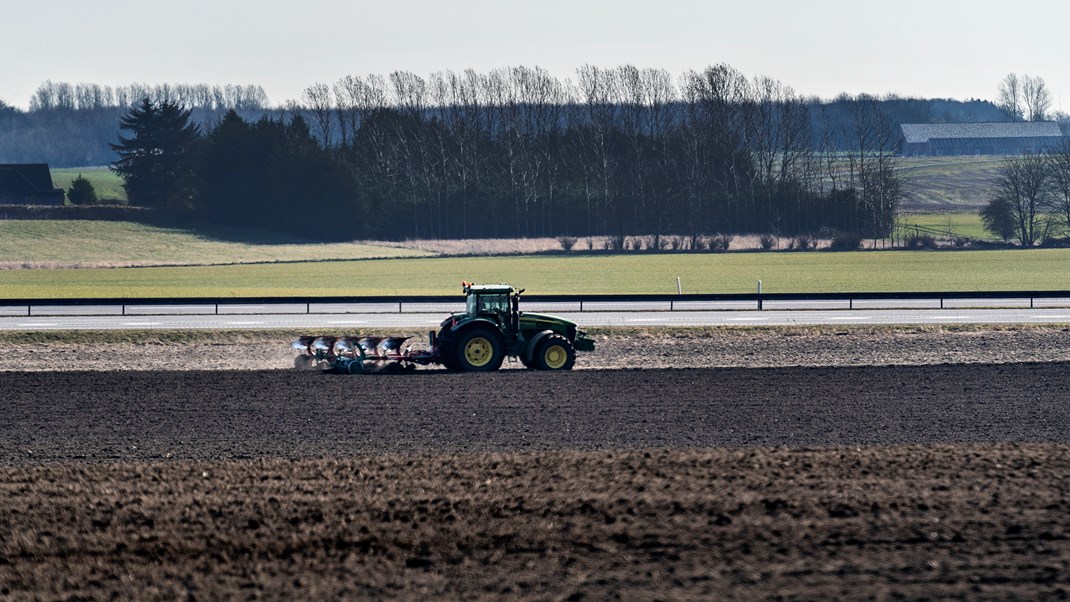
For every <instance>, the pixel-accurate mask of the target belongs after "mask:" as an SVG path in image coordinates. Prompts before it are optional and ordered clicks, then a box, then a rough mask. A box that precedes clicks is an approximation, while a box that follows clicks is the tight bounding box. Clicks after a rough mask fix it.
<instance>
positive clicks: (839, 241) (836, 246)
mask: <svg viewBox="0 0 1070 602" xmlns="http://www.w3.org/2000/svg"><path fill="white" fill-rule="evenodd" d="M860 248H862V236H861V235H859V234H857V233H855V232H843V233H840V234H837V235H836V236H834V237H833V238H832V244H830V245H829V250H830V251H857V250H858V249H860Z"/></svg>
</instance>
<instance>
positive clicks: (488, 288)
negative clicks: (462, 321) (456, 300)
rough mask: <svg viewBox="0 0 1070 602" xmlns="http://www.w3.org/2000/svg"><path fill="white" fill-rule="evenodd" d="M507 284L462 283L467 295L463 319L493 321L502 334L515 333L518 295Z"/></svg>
mask: <svg viewBox="0 0 1070 602" xmlns="http://www.w3.org/2000/svg"><path fill="white" fill-rule="evenodd" d="M523 292H524V291H523V290H520V291H516V289H514V288H513V287H511V286H509V285H508V284H468V283H464V293H465V295H467V303H466V305H465V312H464V313H465V317H467V318H484V319H487V320H491V321H493V322H494V323H495V324H497V325H498V327H499V328H501V329H502V331H504V332H516V330H517V327H518V323H519V316H520V294H521V293H523Z"/></svg>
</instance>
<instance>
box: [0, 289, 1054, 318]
mask: <svg viewBox="0 0 1070 602" xmlns="http://www.w3.org/2000/svg"><path fill="white" fill-rule="evenodd" d="M1058 301H1061V302H1062V303H1057V302H1058ZM524 302H525V303H524V305H525V307H527V308H535V307H542V306H546V307H552V308H553V309H556V310H557V311H581V312H583V311H711V310H718V309H733V310H739V309H758V310H763V309H768V308H769V307H768V304H773V305H774V306H776V307H777V308H778V309H792V308H793V307H795V308H797V307H801V306H803V305H806V304H809V305H810V306H811V307H813V306H818V307H821V308H825V309H856V308H861V307H865V308H867V309H880V308H892V307H896V308H901V307H919V306H920V304H926V303H927V304H931V305H932V308H933V309H935V308H936V307H937V304H938V307H939V308H940V309H944V307H945V304H948V302H957V303H956V304H955V305H956V307H958V308H963V307H990V306H992V305H1001V304H1002V305H1004V306H1005V305H1006V304H1007V303H1011V302H1013V304H1014V305H1016V306H1021V307H1025V304H1026V302H1028V307H1029V308H1033V307H1034V306H1035V305H1039V304H1040V303H1041V302H1043V303H1044V305H1045V306H1046V307H1053V306H1070V291H954V292H853V293H728V294H684V295H671V294H670V295H664V294H657V295H649V294H606V295H537V294H532V295H525V296H524ZM887 302H898V303H901V305H894V304H888V303H887ZM622 304H627V305H631V306H633V307H630V308H624V309H622V308H621V305H622ZM949 305H950V304H949ZM463 306H464V303H463V301H462V300H459V299H458V296H457V295H409V296H348V297H341V296H339V297H167V298H80V299H74V298H67V299H0V316H2V315H6V316H50V315H70V314H77V315H86V316H97V315H99V316H104V315H124V316H125V315H180V314H216V315H218V314H221V313H224V314H241V315H257V314H277V313H293V314H299V313H304V314H314V313H328V314H344V313H425V312H428V313H439V312H441V311H443V309H444V308H445V309H446V310H449V309H451V308H452V309H458V310H459V309H461V308H463Z"/></svg>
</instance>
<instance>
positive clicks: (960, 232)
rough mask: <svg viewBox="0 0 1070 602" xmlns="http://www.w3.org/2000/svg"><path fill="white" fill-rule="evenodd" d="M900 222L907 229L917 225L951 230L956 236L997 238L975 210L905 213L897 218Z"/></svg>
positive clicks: (980, 238) (981, 238) (979, 238)
mask: <svg viewBox="0 0 1070 602" xmlns="http://www.w3.org/2000/svg"><path fill="white" fill-rule="evenodd" d="M899 222H900V224H902V225H903V226H904V227H905V228H908V229H909V226H912V225H918V226H922V227H925V228H932V229H933V230H940V231H941V232H944V231H947V229H948V228H949V227H950V229H951V231H952V232H953V233H954V234H955V236H957V237H966V238H970V239H973V240H998V238H997V237H996V236H994V235H993V234H992V233H991V232H988V231H987V230H985V225H984V223H983V222H982V221H981V216H980V215H979V214H978V213H977V212H976V211H974V212H969V213H963V212H957V213H905V214H903V215H901V216H900V218H899Z"/></svg>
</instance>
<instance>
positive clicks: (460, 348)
mask: <svg viewBox="0 0 1070 602" xmlns="http://www.w3.org/2000/svg"><path fill="white" fill-rule="evenodd" d="M456 340H457V344H456V345H455V346H454V347H453V362H454V364H455V365H456V369H457V370H464V371H465V372H493V371H494V370H497V369H498V368H500V367H501V365H502V360H504V359H505V345H504V344H503V343H502V339H501V336H500V335H499V334H498V333H497V332H495V331H493V330H491V329H489V328H480V327H476V328H471V329H469V330H466V331H464V332H463V333H461V335H460V336H459V337H457V339H456Z"/></svg>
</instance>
